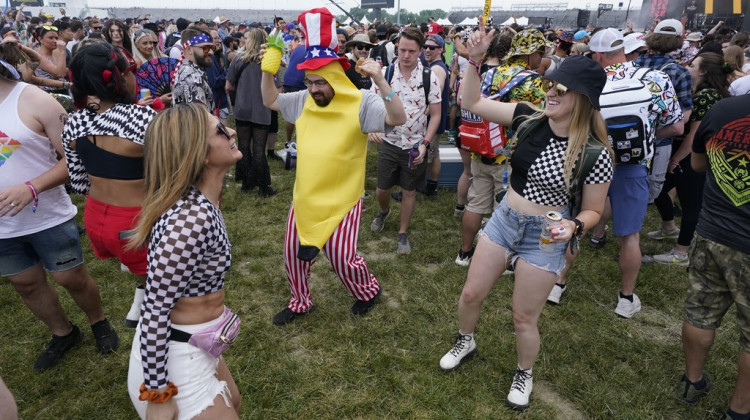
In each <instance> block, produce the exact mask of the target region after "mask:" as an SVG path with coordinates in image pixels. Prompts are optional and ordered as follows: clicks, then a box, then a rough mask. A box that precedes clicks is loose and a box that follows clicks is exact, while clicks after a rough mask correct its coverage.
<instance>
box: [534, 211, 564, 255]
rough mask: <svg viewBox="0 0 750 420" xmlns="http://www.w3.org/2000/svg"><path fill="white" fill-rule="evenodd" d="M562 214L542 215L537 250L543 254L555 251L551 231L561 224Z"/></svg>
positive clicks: (555, 212) (548, 213) (549, 213)
mask: <svg viewBox="0 0 750 420" xmlns="http://www.w3.org/2000/svg"><path fill="white" fill-rule="evenodd" d="M562 219H563V217H562V214H560V212H557V211H548V212H547V214H545V215H544V226H542V234H541V235H540V236H539V249H541V250H542V251H544V252H553V251H554V250H555V243H554V242H552V230H551V229H555V228H557V227H558V226H559V225H560V223H561V222H562Z"/></svg>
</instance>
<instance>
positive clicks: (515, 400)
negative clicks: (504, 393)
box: [506, 368, 534, 410]
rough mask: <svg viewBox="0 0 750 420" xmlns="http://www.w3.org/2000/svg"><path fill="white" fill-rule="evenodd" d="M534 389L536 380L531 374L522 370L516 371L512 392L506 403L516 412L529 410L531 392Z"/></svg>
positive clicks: (511, 386) (511, 387)
mask: <svg viewBox="0 0 750 420" xmlns="http://www.w3.org/2000/svg"><path fill="white" fill-rule="evenodd" d="M533 388H534V379H533V378H532V377H531V372H530V371H528V370H523V369H521V368H517V369H516V374H515V375H513V383H512V384H511V385H510V392H509V393H508V398H507V400H506V402H507V403H508V405H509V406H510V408H512V409H514V410H525V409H527V408H529V399H530V398H531V390H532V389H533Z"/></svg>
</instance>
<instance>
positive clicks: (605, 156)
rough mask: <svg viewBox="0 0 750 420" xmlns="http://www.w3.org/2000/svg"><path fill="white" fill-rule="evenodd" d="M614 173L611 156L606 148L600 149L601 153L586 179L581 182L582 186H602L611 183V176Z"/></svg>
mask: <svg viewBox="0 0 750 420" xmlns="http://www.w3.org/2000/svg"><path fill="white" fill-rule="evenodd" d="M613 173H614V167H613V166H612V156H610V154H609V151H607V149H606V148H602V152H601V153H600V154H599V158H598V159H597V160H596V163H594V167H593V168H591V171H590V172H589V174H588V175H586V179H585V180H584V181H583V183H584V184H604V183H607V182H612V174H613Z"/></svg>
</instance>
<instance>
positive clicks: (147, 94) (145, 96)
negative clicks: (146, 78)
mask: <svg viewBox="0 0 750 420" xmlns="http://www.w3.org/2000/svg"><path fill="white" fill-rule="evenodd" d="M138 96H139V97H140V99H148V98H150V97H151V91H150V90H148V89H146V88H143V89H141V91H140V92H138Z"/></svg>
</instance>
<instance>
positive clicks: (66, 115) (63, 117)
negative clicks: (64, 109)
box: [58, 113, 68, 124]
mask: <svg viewBox="0 0 750 420" xmlns="http://www.w3.org/2000/svg"><path fill="white" fill-rule="evenodd" d="M58 118H59V119H60V122H61V123H63V124H65V122H66V121H68V114H67V113H62V114H60V115H59V116H58Z"/></svg>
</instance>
